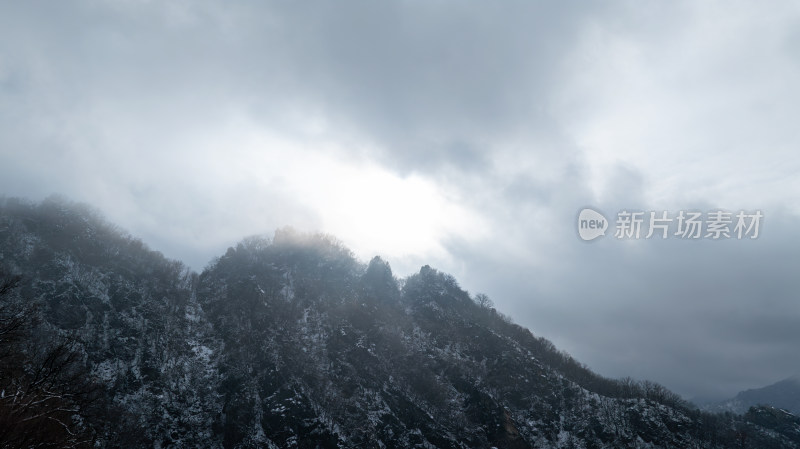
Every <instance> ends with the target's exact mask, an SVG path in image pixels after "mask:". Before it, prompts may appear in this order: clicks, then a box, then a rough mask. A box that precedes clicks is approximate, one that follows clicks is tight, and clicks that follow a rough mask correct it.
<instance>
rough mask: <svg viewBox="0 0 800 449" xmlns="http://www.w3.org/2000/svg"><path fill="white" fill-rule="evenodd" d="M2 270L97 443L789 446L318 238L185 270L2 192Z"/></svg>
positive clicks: (93, 226)
mask: <svg viewBox="0 0 800 449" xmlns="http://www.w3.org/2000/svg"><path fill="white" fill-rule="evenodd" d="M0 266H1V267H2V268H3V270H4V271H5V272H6V273H8V274H10V275H20V276H21V281H20V286H19V287H18V292H17V295H18V296H19V297H20V298H24V299H25V300H26V301H27V302H28V303H31V304H35V305H37V310H38V312H37V313H38V314H39V316H40V318H41V324H38V325H36V326H35V332H36V333H38V334H42V335H44V334H47V335H51V336H52V337H51V338H52V339H55V340H57V339H59V338H62V339H66V338H70V339H71V341H76V342H78V344H77V346H78V349H77V351H78V352H79V354H80V355H81V360H82V363H84V364H85V367H86V369H88V370H89V371H90V372H91V373H92V377H93V378H94V380H95V381H96V382H97V383H98V384H99V385H101V386H102V401H100V402H101V404H100V406H101V408H103V409H104V410H106V411H107V412H106V413H107V414H106V415H105V417H106V420H105V421H102V420H101V421H97V420H90V419H86V420H84V421H80V422H78V423H77V424H74V425H75V426H78V425H79V424H80V425H82V426H84V427H86V426H95V428H93V429H90V430H93V431H94V435H96V439H97V443H96V444H98V445H100V446H104V447H113V446H122V447H176V448H177V447H180V448H195V447H197V448H204V447H208V448H217V447H226V448H235V447H242V448H245V447H247V448H250V447H265V448H283V447H299V448H317V447H319V448H336V447H344V448H362V447H386V448H408V447H420V448H423V447H424V448H432V447H437V448H489V447H498V448H534V447H536V448H619V447H637V448H638V447H640V448H655V447H664V448H728V447H753V448H795V447H800V420H799V419H798V418H796V417H794V416H793V415H789V414H784V413H781V412H779V411H776V410H774V409H769V408H754V409H751V410H750V411H749V412H748V413H747V414H746V415H744V416H736V415H731V414H727V415H713V414H709V413H702V412H699V411H696V410H693V409H691V408H690V407H689V406H688V405H687V404H686V403H684V402H683V401H682V400H681V399H680V398H679V397H677V396H676V395H674V394H672V393H671V392H669V391H668V390H666V389H664V388H663V387H660V386H659V385H656V384H653V383H649V382H643V383H640V382H634V381H631V380H622V381H616V380H610V379H605V378H602V377H600V376H597V375H595V374H594V373H592V372H591V371H590V370H588V369H587V368H586V367H584V366H583V365H581V364H579V363H577V362H576V361H575V360H573V359H572V358H571V357H569V356H568V355H566V354H564V353H563V352H560V351H558V350H557V349H556V348H555V347H553V345H552V344H551V343H550V342H548V341H547V340H545V339H543V338H541V337H535V336H534V335H533V334H531V332H530V331H528V330H526V329H524V328H522V327H520V326H517V325H515V324H513V323H511V322H510V321H509V320H508V319H506V318H505V317H503V316H502V315H501V314H499V313H497V312H495V311H494V310H493V309H491V308H489V307H487V306H486V304H485V303H482V305H479V304H478V303H476V302H475V301H474V300H473V298H471V297H470V295H469V294H468V293H467V292H465V291H464V290H462V289H461V288H460V287H459V285H458V283H457V282H456V281H455V279H453V278H452V277H451V276H449V275H446V274H443V273H441V272H438V271H437V270H435V269H432V268H430V267H428V266H425V267H423V268H422V269H421V270H420V271H419V273H417V274H414V275H412V276H409V277H408V278H406V279H402V280H398V279H396V278H395V277H394V276H393V275H392V272H391V269H390V268H389V265H388V264H387V263H386V262H384V261H383V260H381V259H380V258H377V257H376V258H374V259H373V260H372V261H370V263H369V264H366V265H365V264H363V263H361V262H359V261H357V260H356V259H355V258H354V257H353V255H352V254H351V253H350V251H348V250H347V249H346V248H344V247H342V246H341V245H340V244H339V243H337V242H336V241H335V240H333V239H332V238H330V237H326V236H323V235H301V234H298V233H295V232H293V231H290V230H282V231H278V232H276V234H275V237H274V238H273V239H266V238H259V237H253V238H249V239H245V240H244V241H242V242H241V243H239V244H238V245H237V246H236V247H235V248H230V249H228V251H227V252H226V253H225V255H223V256H221V257H219V258H218V259H215V260H214V261H212V262H211V263H210V264H209V265H208V267H207V268H206V269H205V270H204V271H203V272H202V273H201V274H199V275H196V274H194V273H192V272H191V271H190V270H188V269H186V267H185V266H183V265H182V264H181V263H179V262H175V261H170V260H168V259H165V258H164V257H163V256H162V255H161V254H159V253H157V252H153V251H150V250H148V249H147V248H146V247H145V246H144V245H142V243H141V242H139V241H138V240H136V239H133V238H131V237H129V236H127V235H125V234H124V233H122V232H121V231H119V230H118V229H116V228H115V227H113V226H112V225H109V224H108V223H106V222H105V221H104V220H102V219H101V218H100V217H99V216H98V215H97V214H96V213H94V212H92V211H91V210H89V209H87V208H86V207H83V206H79V205H74V204H71V203H68V202H65V201H61V200H57V199H48V200H46V201H44V202H43V203H41V204H29V203H26V202H23V201H19V200H2V202H0ZM0 299H2V298H0ZM479 302H481V301H479ZM1 325H2V317H1V316H0V326H1ZM0 330H2V328H1V327H0ZM2 407H6V408H7V407H8V405H7V404H6V403H4V402H3V400H2V398H0V419H2V417H3V416H4V414H7V413H6V410H5V409H2ZM0 422H2V421H0ZM109 422H112V423H114V424H113V425H108V423H109ZM23 430H24V429H23ZM23 430H20V432H21V431H23ZM2 435H3V434H2V433H0V447H3V446H4V441H3V440H2V438H3V436H2ZM89 444H90V443H87V445H86V446H85V447H89ZM91 444H95V443H91ZM56 446H57V445H56Z"/></svg>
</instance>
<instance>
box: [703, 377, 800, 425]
mask: <svg viewBox="0 0 800 449" xmlns="http://www.w3.org/2000/svg"><path fill="white" fill-rule="evenodd" d="M756 405H769V406H772V407H776V408H781V409H784V410H786V411H788V412H791V413H793V414H795V415H798V416H800V376H792V377H790V378H788V379H783V380H781V381H778V382H775V383H774V384H771V385H767V386H766V387H761V388H753V389H750V390H745V391H742V392H740V393H739V394H737V395H736V396H735V397H733V398H731V399H728V400H725V401H721V402H716V403H711V404H707V405H706V406H705V407H704V408H705V409H707V410H711V411H730V412H733V413H744V412H746V411H747V410H748V409H749V408H750V407H753V406H756Z"/></svg>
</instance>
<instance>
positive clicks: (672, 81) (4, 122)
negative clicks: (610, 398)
mask: <svg viewBox="0 0 800 449" xmlns="http://www.w3.org/2000/svg"><path fill="white" fill-rule="evenodd" d="M798 79H800V6H798V4H797V2H793V1H786V2H779V1H771V2H767V3H763V2H762V3H758V4H756V3H753V2H744V1H741V2H739V1H724V2H723V1H719V2H715V1H707V2H706V1H704V2H693V1H685V2H680V1H678V2H660V3H656V2H647V3H645V2H636V1H611V2H581V3H578V2H575V3H571V2H549V3H536V2H527V1H524V2H523V1H520V2H504V3H502V4H499V3H497V2H492V3H491V5H490V4H489V3H484V2H470V1H462V2H455V1H452V2H450V1H425V2H423V1H418V2H416V1H401V2H373V1H366V0H365V1H361V2H358V1H347V2H321V1H320V2H309V3H302V4H301V3H300V2H274V3H271V2H266V1H252V2H248V1H239V2H223V1H204V0H199V1H181V0H176V1H170V2H163V1H147V0H114V1H111V0H107V1H100V0H97V1H89V0H86V1H71V2H68V1H64V2H60V1H59V2H51V1H47V2H45V1H25V2H16V1H5V2H2V3H0V194H5V195H7V196H22V197H27V198H29V199H32V200H41V199H43V198H45V197H46V196H48V195H50V194H52V193H59V194H63V195H65V196H67V197H69V198H70V199H73V200H76V201H82V202H87V203H90V204H92V205H94V206H96V207H97V208H98V209H100V210H101V211H102V212H103V213H104V214H105V215H106V216H107V217H108V218H109V220H111V221H113V222H115V223H117V224H119V225H121V226H122V227H123V228H125V229H127V230H128V231H129V232H131V233H132V234H133V235H136V236H139V237H141V238H142V239H143V240H144V241H145V242H147V243H148V244H149V245H150V246H151V247H152V248H154V249H157V250H159V251H162V252H163V253H164V254H166V255H167V256H169V257H173V258H176V259H181V260H183V261H184V262H186V263H187V264H189V265H190V266H192V267H193V268H195V269H197V270H201V269H202V268H203V266H204V265H205V264H206V263H207V262H208V261H209V260H210V259H211V258H212V257H214V256H215V255H219V254H222V253H223V252H224V250H225V249H226V248H227V247H228V246H230V245H233V244H235V243H236V242H237V241H238V240H240V239H241V238H242V237H244V236H247V235H252V234H256V233H266V234H271V233H272V232H273V231H274V229H276V228H278V227H281V226H284V225H291V226H294V227H295V228H298V229H300V230H307V231H323V232H328V233H331V234H333V235H335V236H337V237H338V238H339V239H341V240H342V241H343V242H344V243H345V244H346V245H347V246H348V247H350V248H351V249H353V250H354V251H355V253H356V254H357V255H358V256H359V257H360V258H361V259H362V260H365V261H366V260H368V259H369V258H370V257H372V256H373V255H375V254H380V255H381V256H383V257H384V258H385V259H387V260H388V261H389V262H390V263H391V264H392V266H393V268H394V269H395V272H396V274H398V275H400V276H404V275H407V274H410V273H412V272H415V271H416V270H418V269H419V267H420V265H423V264H426V263H427V264H431V265H432V266H434V267H437V268H439V269H440V270H442V271H445V272H448V273H451V274H453V275H454V276H456V278H457V279H458V280H459V282H460V283H461V284H462V286H463V287H464V288H466V289H468V290H469V291H470V292H472V293H476V292H485V293H487V294H488V295H489V296H490V297H491V298H492V299H493V300H494V302H495V303H496V305H497V308H498V309H499V310H500V311H501V312H503V313H506V314H507V315H509V316H511V317H512V318H513V319H514V320H515V321H516V322H517V323H519V324H521V325H524V326H526V327H528V328H530V329H531V330H532V331H533V332H534V334H537V335H542V336H545V337H547V338H549V339H551V340H553V341H554V342H555V343H556V345H557V346H558V347H560V348H562V349H565V350H566V351H568V352H569V353H571V354H572V355H573V356H575V357H576V358H577V359H578V360H580V361H582V362H584V363H586V364H588V365H589V366H590V367H591V368H593V369H594V370H596V371H597V372H599V373H600V374H603V375H607V376H612V377H621V376H633V377H636V378H640V379H644V378H646V379H651V380H654V381H657V382H660V383H663V384H664V385H666V386H667V387H669V388H671V389H673V390H675V391H676V392H678V393H680V394H683V395H685V396H686V397H695V396H704V397H705V396H730V395H733V394H735V393H736V392H737V391H739V390H742V389H745V388H752V387H758V386H763V385H766V384H768V383H772V382H774V381H777V380H780V379H783V378H786V377H789V376H790V375H793V374H800V357H798V355H799V354H798V352H800V351H798V348H800V296H799V295H798V291H800V288H799V287H800V277H799V276H798V273H800V238H799V236H798V234H797V231H796V226H797V222H798V218H800V176H799V175H800V156H798V155H800V151H799V150H800V126H798V123H800V113H799V112H800V106H798V105H800V83H798V82H797V80H798ZM585 206H592V207H594V208H595V209H596V210H598V211H601V212H603V213H604V214H605V215H606V217H607V218H610V219H611V220H612V221H613V220H614V219H615V218H616V214H617V212H618V211H620V210H623V209H628V210H641V211H651V210H652V211H668V212H669V214H670V215H671V216H675V215H676V214H677V213H678V212H679V211H680V210H688V209H696V210H699V211H710V210H714V209H718V208H721V209H725V210H728V211H733V212H737V211H740V210H746V211H754V210H760V211H762V213H763V215H764V218H763V220H762V222H761V228H760V235H759V237H758V238H757V239H747V238H746V239H741V240H739V239H735V238H733V239H722V240H721V241H712V240H710V239H701V240H686V239H680V238H677V237H674V236H672V237H670V238H667V239H664V240H658V239H644V238H642V239H639V240H634V239H627V240H620V239H615V238H614V237H613V233H614V229H613V226H614V225H613V223H612V228H610V229H609V231H608V233H607V235H606V236H605V237H601V238H599V239H597V240H595V241H593V242H590V243H587V242H584V241H582V240H581V239H579V238H578V233H577V214H578V211H579V210H580V209H581V208H583V207H585ZM643 235H644V234H643Z"/></svg>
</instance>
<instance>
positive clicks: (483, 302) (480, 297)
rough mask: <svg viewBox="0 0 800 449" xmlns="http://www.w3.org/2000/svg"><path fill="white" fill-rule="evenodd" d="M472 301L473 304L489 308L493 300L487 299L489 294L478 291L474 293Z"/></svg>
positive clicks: (492, 305)
mask: <svg viewBox="0 0 800 449" xmlns="http://www.w3.org/2000/svg"><path fill="white" fill-rule="evenodd" d="M474 301H475V304H477V305H479V306H481V307H482V308H484V309H491V308H492V307H494V302H493V301H492V300H491V299H489V296H488V295H486V294H485V293H478V294H477V295H475V299H474Z"/></svg>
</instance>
